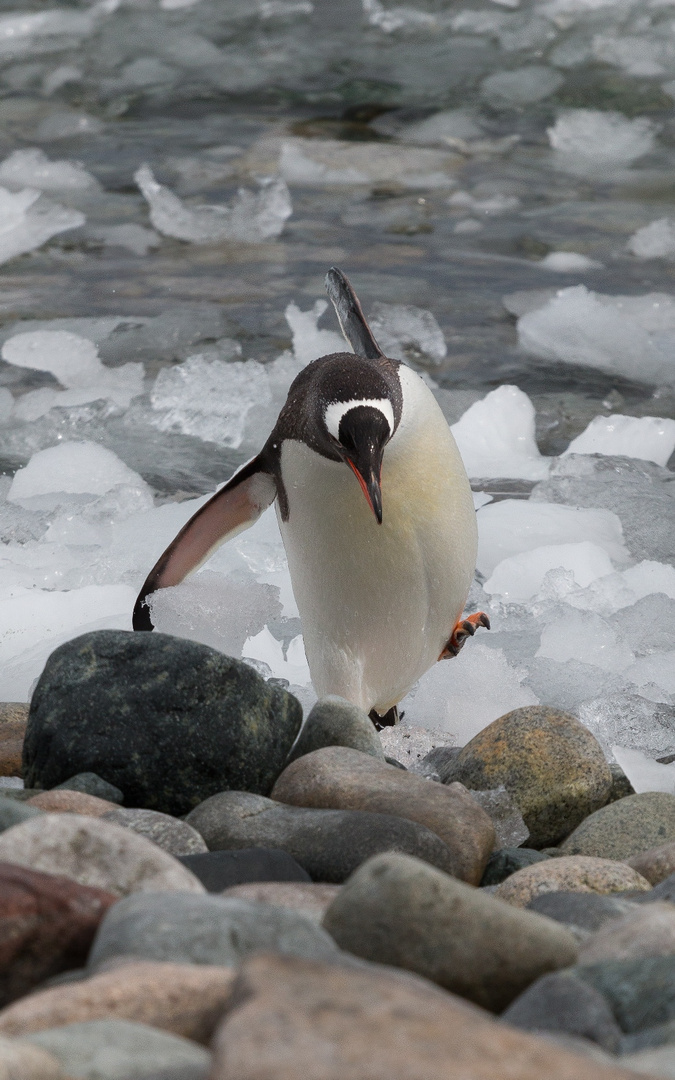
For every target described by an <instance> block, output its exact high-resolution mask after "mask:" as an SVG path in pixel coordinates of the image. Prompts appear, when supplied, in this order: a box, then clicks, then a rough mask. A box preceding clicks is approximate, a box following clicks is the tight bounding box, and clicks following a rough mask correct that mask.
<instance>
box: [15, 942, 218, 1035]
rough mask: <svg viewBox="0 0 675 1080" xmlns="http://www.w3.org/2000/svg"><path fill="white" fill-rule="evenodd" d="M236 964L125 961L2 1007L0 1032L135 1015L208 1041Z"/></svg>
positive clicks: (133, 1017)
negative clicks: (210, 964) (226, 965)
mask: <svg viewBox="0 0 675 1080" xmlns="http://www.w3.org/2000/svg"><path fill="white" fill-rule="evenodd" d="M233 980H234V970H233V969H232V968H228V967H211V966H208V965H199V964H166V963H159V962H153V961H150V960H142V961H136V962H132V963H128V964H123V965H121V966H119V967H116V968H114V969H113V970H112V971H104V972H101V973H100V974H98V975H92V976H91V977H90V978H88V979H83V980H82V981H81V982H75V983H70V984H66V985H61V986H54V987H51V988H50V989H47V990H38V991H37V993H34V994H29V995H28V997H24V998H21V1000H20V1001H16V1002H15V1003H14V1004H13V1005H10V1006H9V1007H8V1008H6V1009H3V1010H2V1012H0V1034H2V1035H14V1036H21V1037H22V1038H23V1037H24V1036H25V1035H26V1034H28V1033H29V1032H33V1031H43V1030H45V1029H47V1028H54V1027H62V1026H63V1025H64V1024H76V1023H82V1022H85V1021H89V1020H112V1019H117V1020H134V1021H136V1022H137V1023H139V1024H149V1026H150V1027H153V1028H161V1029H162V1030H163V1031H170V1032H172V1033H173V1034H174V1035H182V1036H183V1038H185V1039H193V1040H194V1041H195V1042H198V1043H204V1044H205V1045H208V1043H209V1041H210V1039H211V1036H212V1035H213V1032H214V1030H215V1027H216V1025H217V1023H218V1022H219V1020H220V1018H221V1016H222V1014H223V1012H224V1011H225V1006H226V1005H227V1004H228V1002H229V999H230V993H231V989H232V982H233Z"/></svg>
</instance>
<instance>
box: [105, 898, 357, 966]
mask: <svg viewBox="0 0 675 1080" xmlns="http://www.w3.org/2000/svg"><path fill="white" fill-rule="evenodd" d="M259 950H266V951H268V952H269V951H272V952H280V953H288V954H289V955H291V956H304V957H306V958H308V959H314V960H334V959H335V958H336V954H337V950H336V947H335V944H334V942H333V941H332V939H331V938H330V937H329V935H328V934H327V933H326V932H325V930H322V929H321V927H320V926H317V925H316V923H314V922H312V920H311V919H308V918H306V917H305V916H304V915H301V914H299V913H298V912H296V911H292V910H290V909H288V908H282V907H273V906H272V905H271V904H260V903H255V902H254V901H252V900H234V899H226V898H225V897H221V896H213V895H203V896H192V895H190V894H188V893H172V894H171V895H169V894H168V893H162V894H159V893H155V894H154V895H150V894H149V893H146V894H144V895H141V894H140V893H138V894H136V895H135V896H129V897H126V898H125V899H124V900H120V902H119V903H117V904H115V905H114V906H113V907H112V908H110V911H109V912H107V913H106V916H105V917H104V919H103V921H102V923H101V925H100V927H99V930H98V933H97V935H96V938H95V939H94V944H93V945H92V948H91V952H90V953H89V961H88V963H89V967H90V968H94V969H96V968H97V967H99V966H100V965H101V964H103V963H105V961H106V960H110V959H111V958H112V957H115V956H125V955H126V956H139V957H143V958H144V959H146V960H170V961H173V962H174V963H183V964H219V965H224V966H226V967H227V966H232V967H236V966H237V965H238V964H239V963H240V962H241V961H242V959H243V958H244V957H246V956H250V955H251V953H254V952H258V951H259Z"/></svg>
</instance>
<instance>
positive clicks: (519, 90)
mask: <svg viewBox="0 0 675 1080" xmlns="http://www.w3.org/2000/svg"><path fill="white" fill-rule="evenodd" d="M562 84H563V77H562V75H560V73H559V72H557V71H554V70H553V68H549V67H543V66H542V65H540V64H529V65H528V66H527V67H522V68H517V69H516V70H515V71H497V72H495V74H494V75H488V77H487V79H484V80H483V83H482V86H481V89H482V91H483V94H484V96H485V97H486V98H489V99H490V100H491V101H494V102H495V103H497V102H498V103H500V104H502V103H504V102H508V104H509V105H529V104H530V103H531V102H534V101H543V100H544V98H547V97H550V96H551V94H555V92H556V90H559V89H560V87H561V86H562Z"/></svg>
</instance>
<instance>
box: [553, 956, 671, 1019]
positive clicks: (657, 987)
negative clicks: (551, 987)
mask: <svg viewBox="0 0 675 1080" xmlns="http://www.w3.org/2000/svg"><path fill="white" fill-rule="evenodd" d="M573 972H574V974H575V975H577V976H578V978H580V979H583V980H584V982H587V983H589V984H590V985H591V986H593V987H595V989H596V990H598V991H599V992H600V993H601V994H602V995H603V996H604V997H605V998H606V999H607V1001H608V1002H609V1005H610V1008H611V1009H612V1012H613V1013H614V1016H615V1018H616V1021H617V1023H618V1024H619V1026H620V1027H621V1029H622V1030H623V1031H625V1032H633V1031H641V1030H643V1029H644V1028H650V1027H655V1026H656V1025H657V1024H664V1023H666V1022H667V1021H668V1020H673V1019H675V956H650V957H646V958H644V959H639V960H603V961H602V962H601V963H599V964H588V965H584V966H583V967H582V966H578V967H575V968H574V969H573Z"/></svg>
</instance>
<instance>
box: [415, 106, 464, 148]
mask: <svg viewBox="0 0 675 1080" xmlns="http://www.w3.org/2000/svg"><path fill="white" fill-rule="evenodd" d="M482 135H483V132H482V129H481V128H480V127H479V126H478V123H477V122H476V119H475V118H474V115H473V114H472V113H471V112H470V111H469V109H444V110H443V111H442V112H437V113H434V114H433V115H432V116H428V117H427V119H426V120H420V121H418V122H417V123H416V124H406V125H405V126H404V127H403V128H401V129H400V131H399V132H398V137H399V139H401V140H402V141H403V142H410V143H422V144H424V143H441V144H443V143H445V142H448V141H450V142H451V143H452V141H453V140H456V139H462V140H467V139H480V138H481V137H482Z"/></svg>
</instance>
